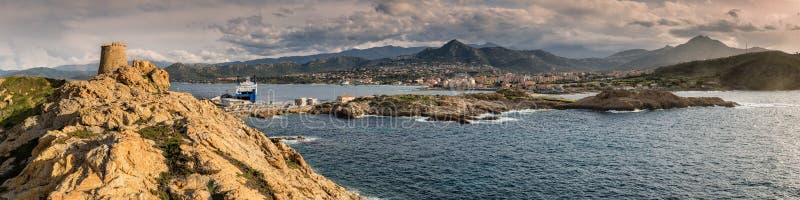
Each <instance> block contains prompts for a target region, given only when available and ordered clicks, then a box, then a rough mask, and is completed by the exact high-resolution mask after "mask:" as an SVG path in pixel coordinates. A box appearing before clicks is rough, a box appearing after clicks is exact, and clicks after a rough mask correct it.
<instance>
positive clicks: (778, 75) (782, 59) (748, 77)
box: [654, 51, 800, 90]
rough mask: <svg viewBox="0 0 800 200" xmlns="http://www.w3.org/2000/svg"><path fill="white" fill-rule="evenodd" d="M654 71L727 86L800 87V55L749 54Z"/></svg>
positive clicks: (740, 88) (781, 88)
mask: <svg viewBox="0 0 800 200" xmlns="http://www.w3.org/2000/svg"><path fill="white" fill-rule="evenodd" d="M654 74H655V75H656V76H661V77H679V78H690V79H694V80H698V81H704V82H716V83H718V84H719V85H720V86H721V87H722V88H725V89H736V90H796V89H800V55H794V54H787V53H783V52H780V51H769V52H759V53H749V54H742V55H737V56H731V57H727V58H719V59H714V60H706V61H694V62H687V63H682V64H677V65H672V66H667V67H661V68H658V69H656V71H655V73H654Z"/></svg>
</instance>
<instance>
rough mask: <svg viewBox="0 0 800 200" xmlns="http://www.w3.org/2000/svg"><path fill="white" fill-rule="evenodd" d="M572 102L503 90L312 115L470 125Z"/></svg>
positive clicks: (403, 98) (319, 109)
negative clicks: (417, 119) (414, 118)
mask: <svg viewBox="0 0 800 200" xmlns="http://www.w3.org/2000/svg"><path fill="white" fill-rule="evenodd" d="M571 102H572V101H571V100H567V99H559V98H551V97H543V96H533V95H530V94H528V93H525V92H523V91H515V90H500V91H498V92H496V93H475V94H461V95H456V96H447V95H414V94H404V95H381V96H376V97H361V98H358V99H356V100H353V101H351V102H348V103H328V104H322V105H319V106H316V107H315V108H314V109H313V110H312V111H311V112H312V113H328V114H333V115H335V116H337V117H339V118H348V119H349V118H356V117H359V116H363V115H378V116H395V117H397V116H422V117H428V120H430V121H455V122H458V123H462V124H468V123H470V121H473V120H487V119H488V120H491V119H492V118H481V117H478V116H479V115H481V114H486V113H493V114H499V113H501V112H506V111H511V110H522V109H556V108H560V107H562V106H564V105H566V104H568V103H571Z"/></svg>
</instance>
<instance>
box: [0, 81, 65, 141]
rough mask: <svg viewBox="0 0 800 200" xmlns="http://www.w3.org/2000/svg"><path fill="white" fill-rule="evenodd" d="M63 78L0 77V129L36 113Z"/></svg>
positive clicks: (62, 82)
mask: <svg viewBox="0 0 800 200" xmlns="http://www.w3.org/2000/svg"><path fill="white" fill-rule="evenodd" d="M62 84H64V81H63V80H54V79H47V78H39V77H25V76H12V77H8V78H4V79H0V129H7V128H9V127H11V126H14V125H16V124H19V123H20V122H22V121H23V120H25V118H27V117H29V116H31V115H33V114H35V113H36V110H37V109H39V107H40V106H41V105H42V103H44V101H45V100H46V99H47V97H48V96H50V94H52V93H53V91H54V90H55V88H57V87H59V86H61V85H62Z"/></svg>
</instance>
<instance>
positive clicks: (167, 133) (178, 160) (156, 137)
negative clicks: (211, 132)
mask: <svg viewBox="0 0 800 200" xmlns="http://www.w3.org/2000/svg"><path fill="white" fill-rule="evenodd" d="M181 128H182V125H180V124H175V125H172V126H167V125H156V126H149V127H145V128H142V129H139V131H137V133H139V135H141V136H142V137H143V138H146V139H149V140H152V141H154V142H155V143H156V145H155V146H156V147H158V148H159V149H161V151H162V152H163V155H164V158H165V159H166V162H167V167H169V170H168V171H167V172H162V173H161V174H160V176H159V178H158V191H151V192H152V193H153V194H154V195H157V196H159V198H160V199H172V197H171V196H170V194H169V191H168V189H167V184H169V181H170V180H172V179H173V178H175V177H184V176H186V175H189V174H192V173H194V170H192V169H190V168H189V167H188V164H187V163H188V162H189V161H190V159H189V157H188V156H186V155H184V154H183V153H181V148H180V146H181V144H183V143H184V141H183V135H182V134H181V132H182V131H181Z"/></svg>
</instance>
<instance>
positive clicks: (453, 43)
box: [442, 39, 467, 47]
mask: <svg viewBox="0 0 800 200" xmlns="http://www.w3.org/2000/svg"><path fill="white" fill-rule="evenodd" d="M465 46H467V45H466V44H464V43H462V42H461V41H458V40H457V39H453V40H450V41H449V42H447V44H444V46H442V47H465Z"/></svg>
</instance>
